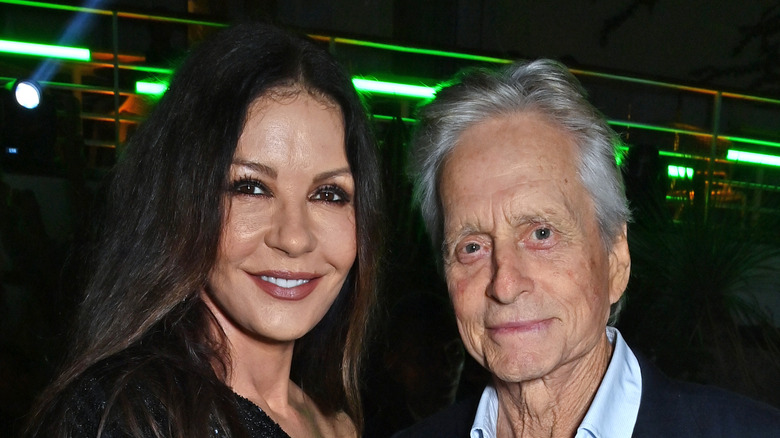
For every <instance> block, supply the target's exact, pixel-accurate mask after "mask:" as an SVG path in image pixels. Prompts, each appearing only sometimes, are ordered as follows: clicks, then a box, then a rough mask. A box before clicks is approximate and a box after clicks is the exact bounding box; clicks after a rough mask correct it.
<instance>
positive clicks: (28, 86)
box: [13, 81, 41, 109]
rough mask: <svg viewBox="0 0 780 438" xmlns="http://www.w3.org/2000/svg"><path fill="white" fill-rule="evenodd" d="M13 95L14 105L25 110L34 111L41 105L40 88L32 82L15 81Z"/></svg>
mask: <svg viewBox="0 0 780 438" xmlns="http://www.w3.org/2000/svg"><path fill="white" fill-rule="evenodd" d="M13 94H14V99H16V103H18V104H19V105H21V106H23V107H25V108H27V109H35V108H37V107H38V105H39V104H40V103H41V88H40V87H39V86H38V84H36V83H35V82H32V81H17V82H16V84H14V88H13Z"/></svg>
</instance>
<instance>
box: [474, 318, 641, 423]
mask: <svg viewBox="0 0 780 438" xmlns="http://www.w3.org/2000/svg"><path fill="white" fill-rule="evenodd" d="M607 338H608V339H609V341H610V343H612V344H613V345H614V346H615V350H614V351H613V353H612V358H611V359H610V362H609V365H608V366H607V372H606V374H604V379H603V380H602V381H601V384H600V385H599V389H598V390H597V391H596V396H595V397H594V398H593V402H592V403H591V405H590V407H589V408H588V412H587V413H586V414H585V418H584V419H583V420H582V423H581V424H580V427H579V428H578V429H577V435H576V437H577V438H585V437H596V438H600V437H630V436H631V433H632V432H633V430H634V424H635V423H636V418H637V415H638V413H639V401H640V400H641V398H642V375H641V372H640V370H639V362H638V361H637V360H636V356H634V353H633V352H632V351H631V349H630V348H628V345H627V344H626V342H625V341H624V340H623V336H621V334H620V332H619V331H618V330H617V329H616V328H614V327H607ZM497 419H498V394H497V393H496V390H495V388H494V387H493V385H492V384H490V385H488V386H487V387H486V388H485V390H484V391H483V392H482V397H481V398H480V400H479V405H478V406H477V414H476V416H475V418H474V423H473V424H472V426H471V438H495V437H496V421H497Z"/></svg>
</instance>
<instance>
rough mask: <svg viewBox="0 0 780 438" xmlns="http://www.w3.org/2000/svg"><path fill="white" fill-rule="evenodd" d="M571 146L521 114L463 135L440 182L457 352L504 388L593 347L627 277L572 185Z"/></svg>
mask: <svg viewBox="0 0 780 438" xmlns="http://www.w3.org/2000/svg"><path fill="white" fill-rule="evenodd" d="M577 163H578V155H577V149H576V146H575V144H574V140H573V139H572V138H571V137H570V136H569V135H568V133H566V132H565V131H563V129H562V128H560V127H559V126H557V125H555V124H554V123H552V122H550V121H548V119H546V118H544V117H542V116H540V115H539V114H536V113H533V112H523V113H517V114H511V115H506V116H500V117H497V118H494V119H490V120H488V121H485V122H482V123H480V124H477V125H475V126H473V127H471V128H469V129H467V130H466V131H465V132H464V133H463V134H462V135H461V137H460V141H459V142H458V145H457V146H456V147H455V149H454V151H453V152H452V153H451V155H450V157H449V159H448V160H447V161H446V162H445V165H444V167H443V171H442V175H441V185H440V191H441V199H442V203H443V208H444V218H445V220H444V238H445V254H444V258H445V272H446V276H447V284H448V287H449V291H450V296H451V299H452V302H453V305H454V308H455V313H456V316H457V320H458V328H459V330H460V333H461V336H462V338H463V340H464V344H465V346H466V349H467V350H468V351H469V353H470V354H471V355H472V356H474V357H475V358H476V359H477V361H478V362H480V363H481V364H482V365H483V366H484V367H486V368H487V369H488V370H490V371H491V372H492V373H493V374H494V375H495V376H496V377H497V378H499V379H500V380H502V381H505V382H524V381H528V380H532V379H537V378H541V377H554V376H555V375H556V371H559V370H561V371H563V370H565V369H567V368H568V369H570V370H571V369H574V368H573V366H574V365H576V364H577V363H578V362H580V361H581V360H582V359H583V358H587V357H589V356H588V355H589V353H591V351H593V349H594V347H595V346H596V345H597V344H598V343H599V342H604V339H605V338H604V336H605V331H604V327H605V326H606V322H607V319H608V317H609V308H610V304H612V303H614V302H616V301H617V300H618V298H620V295H621V294H622V292H623V289H624V288H625V285H626V282H627V279H628V269H629V268H628V266H629V263H630V261H629V256H628V246H627V244H626V240H625V236H621V237H619V238H617V239H616V243H615V244H614V245H613V247H612V248H611V249H610V250H609V251H607V250H606V249H605V247H604V243H603V241H602V239H601V238H600V235H599V228H598V224H597V222H596V217H595V213H594V207H593V202H592V200H591V198H590V196H589V195H588V193H587V191H586V190H585V188H584V187H583V185H582V183H581V182H580V178H579V176H578V175H577Z"/></svg>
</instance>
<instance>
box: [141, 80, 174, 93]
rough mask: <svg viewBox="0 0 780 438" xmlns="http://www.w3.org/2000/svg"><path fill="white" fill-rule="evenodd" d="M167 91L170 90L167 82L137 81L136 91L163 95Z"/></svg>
mask: <svg viewBox="0 0 780 438" xmlns="http://www.w3.org/2000/svg"><path fill="white" fill-rule="evenodd" d="M166 91H168V83H167V82H150V81H138V82H136V83H135V92H136V93H138V94H149V95H152V96H162V95H163V94H165V92H166Z"/></svg>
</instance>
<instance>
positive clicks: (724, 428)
mask: <svg viewBox="0 0 780 438" xmlns="http://www.w3.org/2000/svg"><path fill="white" fill-rule="evenodd" d="M636 356H637V360H638V361H639V368H640V369H641V371H642V400H641V402H640V404H639V415H638V416H637V421H636V424H635V425H634V432H633V434H632V436H633V437H635V438H646V437H723V438H727V437H728V438H732V437H736V438H767V437H780V410H777V409H775V408H773V407H771V406H769V405H766V404H763V403H760V402H757V401H755V400H751V399H749V398H746V397H743V396H741V395H737V394H734V393H731V392H728V391H725V390H722V389H719V388H715V387H710V386H703V385H696V384H692V383H684V382H678V381H674V380H670V379H669V378H667V377H666V376H664V375H663V374H662V373H661V371H660V370H659V369H658V368H656V366H655V365H653V364H652V363H651V362H650V361H649V360H647V359H645V358H643V357H642V356H640V355H638V354H637V355H636ZM479 398H480V396H479V395H477V396H476V397H473V398H470V399H467V400H463V401H462V402H459V403H457V404H455V405H453V406H451V407H450V408H448V409H446V410H444V411H442V412H439V413H438V414H436V415H434V416H432V417H430V418H427V419H425V420H423V421H422V422H420V423H418V424H416V425H414V426H412V427H411V428H409V429H406V430H404V431H401V432H399V433H398V434H396V435H395V438H414V437H421V438H422V437H425V438H432V437H442V438H445V437H446V438H457V437H463V438H468V436H469V433H470V431H471V425H472V424H473V422H474V416H475V414H476V412H477V405H478V404H479Z"/></svg>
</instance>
